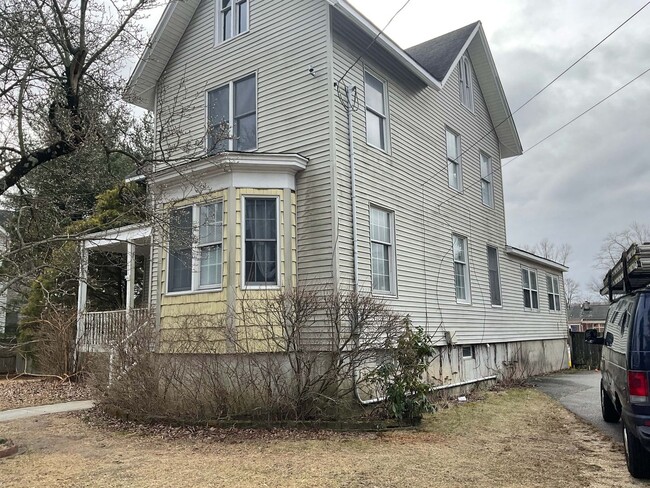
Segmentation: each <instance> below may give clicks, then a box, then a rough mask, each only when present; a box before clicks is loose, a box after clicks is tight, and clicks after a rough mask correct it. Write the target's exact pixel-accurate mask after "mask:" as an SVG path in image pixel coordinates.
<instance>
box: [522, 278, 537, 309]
mask: <svg viewBox="0 0 650 488" xmlns="http://www.w3.org/2000/svg"><path fill="white" fill-rule="evenodd" d="M521 287H522V289H523V292H524V308H526V309H529V310H539V296H538V293H537V271H535V270H532V269H528V268H521Z"/></svg>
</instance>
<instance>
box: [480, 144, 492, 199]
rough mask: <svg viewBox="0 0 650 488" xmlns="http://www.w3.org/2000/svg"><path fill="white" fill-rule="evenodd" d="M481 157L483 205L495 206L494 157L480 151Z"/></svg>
mask: <svg viewBox="0 0 650 488" xmlns="http://www.w3.org/2000/svg"><path fill="white" fill-rule="evenodd" d="M480 158H481V200H483V205H487V206H488V207H493V206H494V188H493V186H492V158H491V157H490V156H488V155H487V154H483V153H480Z"/></svg>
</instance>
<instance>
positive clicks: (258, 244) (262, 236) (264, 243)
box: [245, 198, 278, 285]
mask: <svg viewBox="0 0 650 488" xmlns="http://www.w3.org/2000/svg"><path fill="white" fill-rule="evenodd" d="M276 210H277V200H276V199H275V198H248V199H246V200H245V211H246V222H245V229H246V230H245V239H246V246H245V260H246V264H245V273H246V277H245V280H246V284H253V285H265V284H272V285H275V284H276V283H277V264H278V263H277V250H278V247H277V246H278V244H277V214H276Z"/></svg>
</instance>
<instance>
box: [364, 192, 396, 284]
mask: <svg viewBox="0 0 650 488" xmlns="http://www.w3.org/2000/svg"><path fill="white" fill-rule="evenodd" d="M373 210H376V211H378V212H384V213H386V214H388V217H389V225H390V239H391V241H390V242H385V241H380V240H376V239H373V238H372V211H373ZM368 223H369V229H368V230H369V232H368V236H369V240H370V279H371V287H372V293H373V294H376V295H384V296H397V257H396V246H395V212H394V211H392V210H388V209H386V208H383V207H380V206H378V205H370V207H369V212H368ZM373 244H379V245H382V246H387V247H388V278H389V289H388V290H379V289H376V288H375V286H374V270H373V266H372V245H373Z"/></svg>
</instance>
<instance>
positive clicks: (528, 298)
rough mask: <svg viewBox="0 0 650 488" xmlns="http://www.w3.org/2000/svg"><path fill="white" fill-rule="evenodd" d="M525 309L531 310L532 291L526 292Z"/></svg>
mask: <svg viewBox="0 0 650 488" xmlns="http://www.w3.org/2000/svg"><path fill="white" fill-rule="evenodd" d="M524 307H526V308H531V307H530V291H529V290H524Z"/></svg>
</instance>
